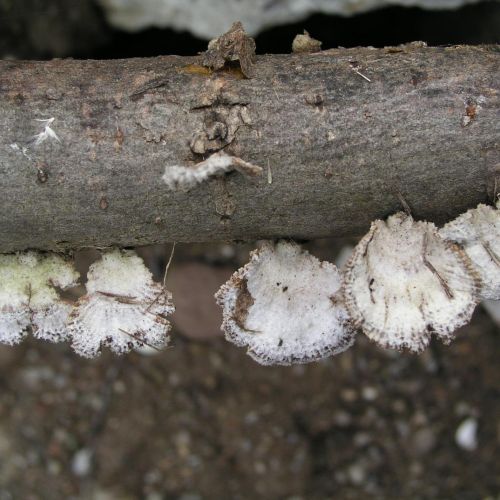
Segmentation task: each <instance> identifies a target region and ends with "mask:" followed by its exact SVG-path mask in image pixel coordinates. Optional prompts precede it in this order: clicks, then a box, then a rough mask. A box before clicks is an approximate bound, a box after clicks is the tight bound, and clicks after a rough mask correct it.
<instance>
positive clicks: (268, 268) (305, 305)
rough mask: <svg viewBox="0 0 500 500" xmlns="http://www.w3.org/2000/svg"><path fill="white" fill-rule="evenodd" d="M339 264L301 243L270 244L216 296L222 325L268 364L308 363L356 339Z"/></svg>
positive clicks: (238, 341) (344, 348)
mask: <svg viewBox="0 0 500 500" xmlns="http://www.w3.org/2000/svg"><path fill="white" fill-rule="evenodd" d="M340 288H341V278H340V274H339V272H338V270H337V268H336V267H335V266H334V265H333V264H330V263H328V262H320V261H319V260H318V259H316V258H315V257H313V256H312V255H311V254H309V253H308V252H307V251H305V250H302V249H301V248H300V246H299V245H297V244H295V243H290V242H285V241H281V242H279V243H277V244H276V245H274V244H272V243H265V244H264V245H263V246H262V248H260V249H259V250H255V251H254V252H252V254H251V259H250V262H249V263H248V264H247V265H246V266H245V267H243V268H241V269H240V270H239V271H237V272H236V273H235V274H233V276H232V277H231V279H230V280H229V281H228V282H227V283H226V284H224V285H223V286H222V287H221V288H220V290H219V291H218V292H217V294H216V295H215V297H216V300H217V303H218V304H219V305H220V306H221V307H222V308H223V315H224V320H223V324H222V330H223V331H224V332H225V335H226V338H227V339H228V340H229V341H231V342H233V343H235V344H236V345H238V346H247V347H248V354H249V355H250V356H251V357H252V358H253V359H255V360H256V361H257V362H259V363H261V364H263V365H272V364H278V365H289V364H292V363H307V362H309V361H314V360H318V359H321V358H324V357H326V356H329V355H333V354H337V353H340V352H342V351H345V350H346V349H347V348H348V347H350V346H351V345H352V344H353V342H354V330H353V329H352V327H351V325H350V323H349V319H348V315H347V311H346V309H345V307H344V305H343V303H342V299H341V297H340V294H339V291H340Z"/></svg>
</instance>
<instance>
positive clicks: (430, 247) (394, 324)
mask: <svg viewBox="0 0 500 500" xmlns="http://www.w3.org/2000/svg"><path fill="white" fill-rule="evenodd" d="M344 279H345V285H344V291H345V301H346V306H347V309H348V310H349V313H350V314H351V317H352V318H353V320H354V321H355V322H356V324H357V325H359V326H361V327H362V329H363V331H364V333H365V334H366V335H367V336H368V337H369V338H370V339H372V340H374V341H375V342H377V343H378V344H379V345H380V346H382V347H386V348H394V349H403V348H406V349H409V350H410V351H413V352H420V351H422V350H423V349H424V348H425V347H427V345H428V344H429V341H430V337H431V335H432V334H434V335H436V336H438V337H439V338H440V339H441V340H442V341H444V342H446V343H447V342H449V341H451V340H452V338H453V333H454V331H455V330H456V329H457V328H458V327H460V326H462V325H464V324H466V323H467V322H468V321H469V319H470V317H471V316H472V313H473V311H474V308H475V306H476V303H477V291H478V276H477V275H476V273H475V272H474V271H473V269H472V267H471V263H470V261H469V259H468V258H467V256H466V255H465V254H464V252H463V251H462V250H461V249H460V248H459V247H458V246H456V245H454V244H452V243H450V242H447V241H444V240H443V239H442V238H441V237H440V236H439V235H438V233H437V229H436V227H435V226H434V224H432V223H429V222H420V221H419V222H416V221H414V220H413V218H412V217H411V216H408V215H406V214H404V213H397V214H395V215H392V216H391V217H389V218H388V219H387V222H384V221H381V220H377V221H375V222H373V223H372V226H371V229H370V231H369V232H368V234H367V235H366V236H365V237H364V238H363V239H362V240H361V241H360V242H359V244H358V245H357V246H356V248H355V250H354V253H353V255H352V257H351V259H350V261H349V263H348V264H347V266H346V271H345V276H344Z"/></svg>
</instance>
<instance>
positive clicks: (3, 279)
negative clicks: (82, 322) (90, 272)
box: [0, 251, 79, 345]
mask: <svg viewBox="0 0 500 500" xmlns="http://www.w3.org/2000/svg"><path fill="white" fill-rule="evenodd" d="M78 277H79V275H78V273H77V272H76V271H75V269H74V268H73V265H72V263H71V262H69V261H68V260H67V259H65V258H63V257H61V256H60V255H57V254H51V253H49V254H45V253H37V252H31V251H30V252H24V253H18V254H4V255H0V342H3V343H6V344H9V345H12V344H17V343H19V342H20V341H21V340H22V339H23V337H24V336H25V335H26V333H27V330H28V327H29V326H30V325H31V327H32V329H33V335H34V336H35V337H37V338H43V339H46V340H51V341H53V342H55V341H59V340H64V339H66V338H67V336H68V332H67V329H66V320H67V319H68V314H69V311H70V310H71V306H69V305H68V304H66V303H65V302H64V301H63V300H62V299H61V298H60V297H59V294H58V292H57V290H56V287H57V288H61V289H65V288H68V287H71V286H74V285H76V281H77V280H78Z"/></svg>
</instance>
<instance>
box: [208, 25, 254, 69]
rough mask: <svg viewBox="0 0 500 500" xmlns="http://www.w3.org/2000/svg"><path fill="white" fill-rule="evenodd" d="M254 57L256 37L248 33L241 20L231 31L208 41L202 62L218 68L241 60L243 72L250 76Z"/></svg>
mask: <svg viewBox="0 0 500 500" xmlns="http://www.w3.org/2000/svg"><path fill="white" fill-rule="evenodd" d="M254 57H255V41H254V39H253V38H252V37H251V36H249V35H248V34H247V32H246V31H245V29H244V28H243V25H242V24H241V23H240V22H236V23H233V25H232V26H231V28H230V30H229V31H227V32H226V33H224V34H223V35H221V36H219V37H218V38H214V39H213V40H211V41H210V42H209V43H208V50H207V51H206V52H205V53H204V54H203V59H202V64H203V66H206V67H208V68H211V69H214V70H218V69H222V68H223V67H224V65H225V64H226V63H228V62H232V61H239V63H240V67H241V72H242V73H243V75H245V76H246V77H247V78H250V76H251V74H252V66H253V60H254Z"/></svg>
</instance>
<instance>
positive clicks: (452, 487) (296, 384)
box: [0, 0, 500, 500]
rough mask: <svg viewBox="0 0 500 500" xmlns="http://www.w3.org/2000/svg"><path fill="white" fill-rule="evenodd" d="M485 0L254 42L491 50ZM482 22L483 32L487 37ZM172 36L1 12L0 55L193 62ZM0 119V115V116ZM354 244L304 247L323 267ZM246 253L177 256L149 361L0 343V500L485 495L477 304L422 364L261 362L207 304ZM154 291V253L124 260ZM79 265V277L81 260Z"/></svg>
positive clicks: (74, 14)
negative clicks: (160, 344) (144, 267)
mask: <svg viewBox="0 0 500 500" xmlns="http://www.w3.org/2000/svg"><path fill="white" fill-rule="evenodd" d="M495 19H496V20H498V19H500V10H499V8H498V4H496V3H493V2H484V3H481V4H478V5H475V6H470V7H467V8H463V9H460V10H458V11H449V12H441V11H438V12H426V11H421V10H418V9H402V8H391V9H383V10H381V11H374V12H372V13H368V14H363V15H361V16H355V17H352V18H341V17H335V16H320V15H316V16H312V17H310V18H309V19H307V20H305V21H304V22H302V23H298V24H294V25H288V26H281V27H278V28H275V29H272V30H268V31H266V32H264V33H262V34H261V35H259V37H257V47H258V52H260V53H262V52H285V51H288V50H289V47H290V46H291V41H292V39H293V35H294V34H296V33H298V32H302V30H303V29H304V28H305V29H307V30H309V31H310V32H311V34H312V35H313V36H316V37H317V38H320V39H321V40H323V42H324V45H323V46H324V47H325V48H329V47H333V46H337V45H343V46H352V45H369V44H372V45H385V44H387V45H389V44H397V43H403V42H407V41H411V40H414V39H421V40H427V41H429V42H430V43H434V44H437V43H441V44H444V43H482V42H498V41H499V40H498V37H499V34H500V25H499V24H498V23H496V24H495ZM495 26H497V27H498V31H496V30H495ZM205 46H206V41H205V40H199V39H196V38H194V37H192V36H191V35H189V34H188V33H176V32H174V31H173V30H156V29H151V30H146V31H144V32H140V33H137V34H134V35H131V34H124V33H121V32H118V31H116V30H114V29H112V28H110V27H109V26H108V25H107V24H106V22H105V20H104V17H103V15H102V12H100V10H99V8H98V7H97V6H96V5H94V3H93V2H92V1H90V0H85V1H79V2H77V1H69V2H66V1H63V0H47V1H42V0H23V1H19V2H14V1H11V0H0V57H3V58H37V59H39V58H51V57H68V56H73V57H94V58H100V57H127V56H138V55H140V56H148V55H157V54H161V53H165V54H167V53H177V54H194V53H196V52H198V51H201V50H203V49H204V48H205ZM0 119H1V118H0ZM354 243H355V242H354V241H336V240H323V241H317V242H310V243H308V244H307V248H308V249H309V250H311V251H312V252H313V253H314V254H315V255H316V256H317V257H319V258H322V259H328V260H332V261H334V260H335V259H336V258H337V257H338V255H339V252H340V250H341V248H343V247H344V246H345V245H346V244H354ZM252 248H253V245H250V244H249V245H241V244H240V245H230V244H219V245H178V246H177V249H176V253H175V257H174V261H173V264H172V266H171V268H170V271H169V275H168V288H169V289H171V290H172V291H173V293H174V300H175V302H176V306H177V312H176V314H175V315H174V316H173V323H174V328H173V332H172V347H171V348H170V349H167V350H166V351H165V352H162V353H156V352H154V353H151V352H143V353H133V354H131V355H128V356H124V357H116V356H112V355H110V354H109V353H108V352H104V353H103V354H102V355H101V357H100V358H99V359H97V360H94V361H88V360H84V359H81V358H79V357H78V356H76V355H75V354H74V353H73V352H72V351H71V350H70V349H69V347H68V346H66V345H49V344H46V343H42V342H37V341H34V340H28V341H26V342H24V343H23V344H22V345H20V346H18V347H16V348H10V347H1V348H0V384H1V392H0V500H11V499H15V500H17V499H20V500H35V499H49V500H52V499H55V500H58V499H96V500H114V499H123V500H128V499H131V500H132V499H146V500H162V499H179V500H201V499H226V498H227V499H260V498H262V499H288V500H301V499H304V500H306V499H307V500H309V499H311V500H315V499H341V500H343V499H346V500H350V499H361V498H363V499H365V498H374V499H439V500H441V499H444V500H445V499H461V500H462V499H463V500H469V499H471V500H475V499H479V500H498V499H500V463H499V461H500V458H499V457H500V456H499V449H500V365H499V363H498V353H499V352H500V351H499V347H500V328H499V327H498V326H497V325H496V324H495V323H494V322H493V320H492V319H491V317H490V316H489V315H488V314H487V313H486V312H485V310H483V309H482V307H478V309H477V310H476V313H475V315H474V318H473V320H472V322H471V324H470V325H469V326H468V327H466V328H463V329H462V330H460V331H459V332H458V336H457V340H456V341H455V342H454V343H452V344H451V345H450V346H443V345H442V344H440V343H438V342H434V343H432V345H431V347H430V348H429V349H428V350H427V351H426V352H425V353H424V354H423V355H421V356H412V355H408V354H402V353H397V352H390V351H383V350H381V349H378V348H377V347H376V346H375V345H374V344H371V343H370V342H368V341H367V340H366V338H365V337H364V336H362V335H359V336H358V339H357V342H356V344H355V346H354V347H353V348H352V349H350V350H349V351H347V352H345V353H343V354H341V355H339V356H337V357H334V358H330V359H327V360H324V361H322V362H319V363H314V364H309V365H301V366H294V367H279V368H269V367H261V366H259V365H258V364H256V363H255V362H253V361H252V360H251V359H250V358H249V357H248V356H246V355H245V352H244V349H238V348H236V347H234V346H232V345H231V344H228V343H227V342H225V341H224V340H223V338H222V335H221V333H220V331H219V325H220V321H221V318H220V311H219V310H218V308H217V307H216V306H215V303H214V301H213V299H212V296H213V293H214V292H215V291H216V290H217V288H218V287H219V286H220V285H221V284H222V283H223V282H224V281H225V280H226V279H227V278H228V277H229V276H230V274H231V273H232V272H233V271H234V270H235V269H236V268H237V267H238V266H240V265H242V264H244V263H245V262H246V260H247V257H248V251H249V250H251V249H252ZM140 253H141V254H142V255H143V257H144V258H145V260H146V262H147V263H148V265H149V267H150V269H151V270H152V271H153V273H154V274H155V276H156V278H157V279H161V276H162V272H163V269H164V266H165V263H166V260H167V259H168V255H169V253H170V247H160V246H158V247H149V248H143V249H140ZM96 255H97V253H96V252H95V251H91V250H89V251H82V252H79V254H78V256H77V257H78V263H79V266H80V269H81V270H82V271H85V269H86V267H88V265H89V264H90V262H91V261H92V260H93V259H94V258H95V257H96Z"/></svg>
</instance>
